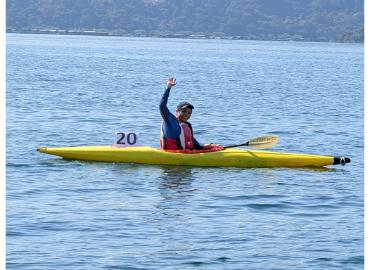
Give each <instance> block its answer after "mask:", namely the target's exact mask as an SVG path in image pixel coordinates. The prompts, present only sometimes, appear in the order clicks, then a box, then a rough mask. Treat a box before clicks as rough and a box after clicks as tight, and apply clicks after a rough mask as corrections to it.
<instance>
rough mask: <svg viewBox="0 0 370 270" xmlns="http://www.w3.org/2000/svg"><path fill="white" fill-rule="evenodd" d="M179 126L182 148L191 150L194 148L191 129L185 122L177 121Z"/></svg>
mask: <svg viewBox="0 0 370 270" xmlns="http://www.w3.org/2000/svg"><path fill="white" fill-rule="evenodd" d="M179 124H180V127H181V133H180V142H181V146H182V149H183V150H185V149H189V150H192V149H193V148H194V141H193V131H192V129H191V128H190V126H189V125H188V124H187V123H184V122H179Z"/></svg>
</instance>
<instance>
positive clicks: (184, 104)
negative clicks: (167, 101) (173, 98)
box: [176, 101, 194, 111]
mask: <svg viewBox="0 0 370 270" xmlns="http://www.w3.org/2000/svg"><path fill="white" fill-rule="evenodd" d="M185 108H190V109H192V110H193V109H194V106H193V105H191V104H190V103H189V102H187V101H183V102H180V103H179V105H177V109H176V110H177V111H181V110H183V109H185Z"/></svg>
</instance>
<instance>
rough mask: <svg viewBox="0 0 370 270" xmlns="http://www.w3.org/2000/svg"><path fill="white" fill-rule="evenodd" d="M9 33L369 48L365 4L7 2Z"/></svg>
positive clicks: (293, 0)
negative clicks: (361, 44) (359, 45)
mask: <svg viewBox="0 0 370 270" xmlns="http://www.w3.org/2000/svg"><path fill="white" fill-rule="evenodd" d="M6 4H7V6H6V23H7V29H8V31H23V32H25V31H31V30H32V31H35V30H40V29H54V30H58V33H62V32H59V30H61V31H65V32H68V31H76V30H78V31H84V30H95V31H104V32H107V33H108V34H117V35H140V36H176V37H181V36H190V35H193V36H194V35H197V36H196V37H211V38H212V37H213V38H241V39H262V40H305V41H345V42H363V27H364V26H363V20H364V8H363V5H364V3H363V0H7V3H6Z"/></svg>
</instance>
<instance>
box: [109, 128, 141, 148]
mask: <svg viewBox="0 0 370 270" xmlns="http://www.w3.org/2000/svg"><path fill="white" fill-rule="evenodd" d="M137 145H139V144H138V135H137V133H136V132H133V131H129V132H124V131H120V132H116V137H115V140H114V146H115V147H131V146H137Z"/></svg>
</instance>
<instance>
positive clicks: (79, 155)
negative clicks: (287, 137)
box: [37, 146, 350, 168]
mask: <svg viewBox="0 0 370 270" xmlns="http://www.w3.org/2000/svg"><path fill="white" fill-rule="evenodd" d="M37 150H38V151H39V152H41V153H46V154H50V155H55V156H60V157H62V158H65V159H72V160H85V161H101V162H117V163H139V164H154V165H181V166H196V167H240V168H272V167H288V168H294V167H324V166H329V165H335V164H345V163H348V162H350V160H349V159H348V158H339V157H333V156H323V155H308V154H296V153H282V152H270V151H258V150H241V149H234V148H229V149H224V150H221V151H214V152H204V153H199V152H198V153H178V152H167V151H164V150H160V149H156V148H152V147H148V146H143V147H127V148H117V147H112V146H76V147H57V148H49V147H41V148H39V149H37Z"/></svg>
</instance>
